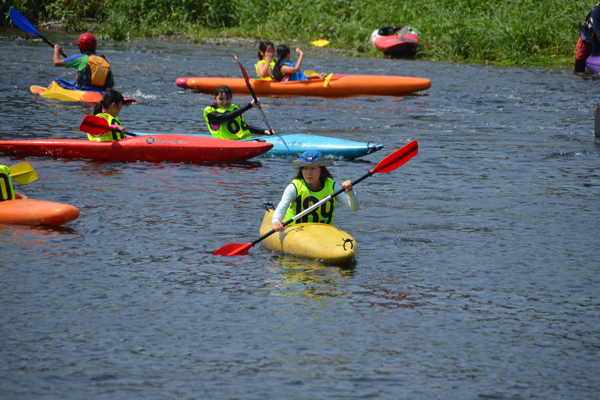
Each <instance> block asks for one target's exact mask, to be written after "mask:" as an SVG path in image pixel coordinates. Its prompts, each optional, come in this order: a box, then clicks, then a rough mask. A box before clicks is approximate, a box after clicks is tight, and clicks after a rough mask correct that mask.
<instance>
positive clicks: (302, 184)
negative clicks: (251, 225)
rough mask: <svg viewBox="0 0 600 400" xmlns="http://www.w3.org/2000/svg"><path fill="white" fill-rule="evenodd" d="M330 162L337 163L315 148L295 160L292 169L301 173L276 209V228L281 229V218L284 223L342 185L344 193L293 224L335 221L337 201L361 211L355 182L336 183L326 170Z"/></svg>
mask: <svg viewBox="0 0 600 400" xmlns="http://www.w3.org/2000/svg"><path fill="white" fill-rule="evenodd" d="M331 165H334V164H333V161H331V160H330V159H328V158H325V157H324V156H323V154H321V153H320V152H318V151H314V150H311V151H306V152H304V153H302V155H301V156H300V159H298V160H296V161H294V162H293V163H292V168H293V169H297V170H298V173H297V174H296V176H295V177H294V180H293V181H292V183H290V184H289V185H288V187H287V188H286V189H285V192H283V196H282V197H281V201H280V202H279V205H278V206H277V208H276V209H275V213H274V214H273V219H272V223H271V227H272V229H273V230H274V231H276V232H282V231H283V224H282V222H281V221H284V222H285V221H287V220H289V219H292V217H293V216H295V215H296V214H299V213H301V212H302V211H304V210H305V209H307V208H309V207H310V206H311V205H313V204H316V203H318V202H319V201H321V200H323V199H324V198H325V197H327V196H329V195H331V194H333V193H334V192H336V191H338V190H340V189H342V188H343V189H344V193H341V194H340V195H338V196H336V197H334V198H333V199H331V200H329V201H328V202H326V203H324V204H323V205H321V206H320V207H319V208H317V209H315V210H313V211H312V212H310V213H308V214H307V215H305V216H303V217H302V218H299V219H297V220H296V221H295V222H292V223H291V224H294V223H298V224H299V223H307V222H320V223H323V224H332V223H333V214H334V212H335V207H336V204H337V203H341V204H342V205H343V206H344V207H346V208H347V209H349V210H350V211H358V208H359V206H360V203H359V201H358V196H357V195H356V192H355V191H354V190H353V189H352V181H344V182H342V184H341V185H339V184H338V183H336V182H335V181H334V180H333V179H332V176H331V173H330V172H329V171H328V170H327V167H328V166H331ZM291 224H290V225H291Z"/></svg>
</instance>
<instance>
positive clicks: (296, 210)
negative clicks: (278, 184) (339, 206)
mask: <svg viewBox="0 0 600 400" xmlns="http://www.w3.org/2000/svg"><path fill="white" fill-rule="evenodd" d="M292 183H293V184H294V186H296V198H295V199H294V201H293V202H292V204H290V207H289V208H288V209H287V211H286V213H285V220H286V221H287V220H290V219H292V217H293V216H294V215H297V214H300V213H301V212H302V211H304V210H306V209H307V208H309V207H310V206H312V205H313V204H316V203H318V202H319V201H321V200H323V199H324V198H325V197H327V196H329V195H332V194H333V193H334V190H333V186H334V185H335V181H334V180H333V179H331V178H327V179H325V184H324V185H323V189H321V191H320V192H312V191H310V190H309V189H308V186H306V182H304V179H294V180H293V181H292ZM334 212H335V197H334V198H333V199H331V200H329V201H328V202H326V203H324V204H322V205H321V206H319V207H317V208H316V209H314V210H313V211H311V212H309V213H308V214H306V215H305V216H303V217H302V218H298V219H297V220H296V221H294V222H292V223H290V225H293V224H295V223H297V224H305V223H307V222H320V223H322V224H330V225H331V224H332V223H333V213H334Z"/></svg>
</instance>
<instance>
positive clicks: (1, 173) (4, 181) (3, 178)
mask: <svg viewBox="0 0 600 400" xmlns="http://www.w3.org/2000/svg"><path fill="white" fill-rule="evenodd" d="M9 173H10V169H9V168H8V167H7V166H5V165H0V201H4V200H14V199H15V190H14V189H13V185H12V181H11V179H10V176H8V174H9Z"/></svg>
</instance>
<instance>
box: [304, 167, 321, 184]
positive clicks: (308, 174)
mask: <svg viewBox="0 0 600 400" xmlns="http://www.w3.org/2000/svg"><path fill="white" fill-rule="evenodd" d="M302 176H303V177H304V182H306V186H308V185H312V186H313V187H316V186H317V185H319V184H320V182H319V177H320V176H321V167H304V168H302Z"/></svg>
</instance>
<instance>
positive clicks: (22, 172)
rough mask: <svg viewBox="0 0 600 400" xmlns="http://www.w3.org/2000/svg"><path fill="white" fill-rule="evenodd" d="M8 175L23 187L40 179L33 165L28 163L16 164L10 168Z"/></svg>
mask: <svg viewBox="0 0 600 400" xmlns="http://www.w3.org/2000/svg"><path fill="white" fill-rule="evenodd" d="M8 175H9V176H10V177H11V178H12V179H13V180H14V181H15V182H17V183H20V184H21V185H27V184H28V183H31V182H35V181H36V180H37V178H38V176H37V174H36V173H35V170H34V169H33V167H32V166H31V164H29V163H27V162H22V163H19V164H15V165H13V166H12V167H10V168H9V173H8Z"/></svg>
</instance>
